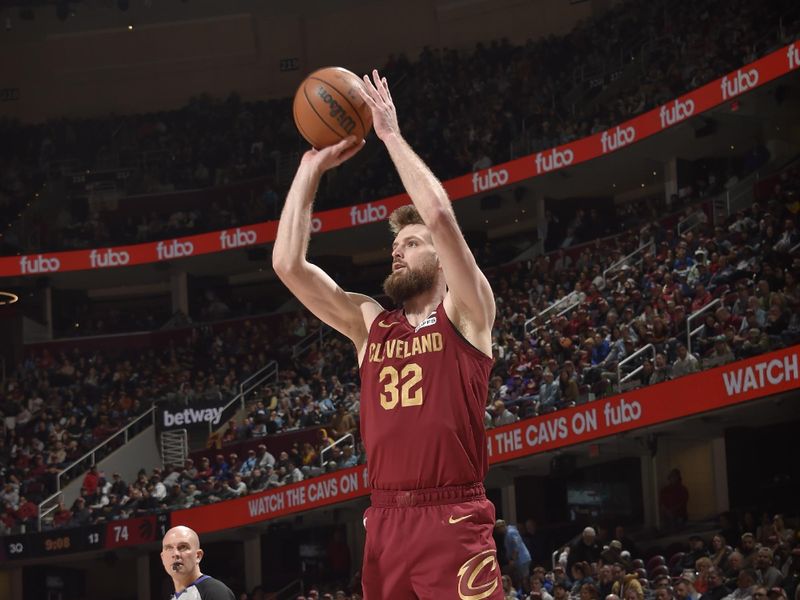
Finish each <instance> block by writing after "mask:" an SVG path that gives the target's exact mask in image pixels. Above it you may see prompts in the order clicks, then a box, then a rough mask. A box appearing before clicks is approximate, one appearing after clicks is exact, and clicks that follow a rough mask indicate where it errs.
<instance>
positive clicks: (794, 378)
mask: <svg viewBox="0 0 800 600" xmlns="http://www.w3.org/2000/svg"><path fill="white" fill-rule="evenodd" d="M797 388H800V345H799V346H793V347H792V348H787V349H785V350H780V351H778V352H772V353H769V354H764V355H761V356H758V357H755V358H752V359H748V360H743V361H739V362H736V363H732V364H729V365H725V366H722V367H717V368H715V369H711V370H709V371H705V372H703V373H697V374H695V375H689V376H687V377H683V378H681V379H677V380H675V381H670V382H667V383H662V384H659V385H655V386H650V387H647V388H643V389H639V390H634V391H632V392H630V393H626V394H620V395H617V396H613V397H611V398H605V399H603V400H597V401H595V402H590V403H588V404H584V405H581V406H576V407H574V408H571V409H567V410H562V411H559V412H556V413H552V414H549V415H543V416H540V417H536V418H534V419H529V420H526V421H520V422H518V423H514V424H512V425H507V426H505V427H500V428H497V429H492V430H491V431H489V432H487V440H486V442H487V449H488V453H489V462H490V464H493V465H494V464H499V463H503V462H506V461H509V460H513V459H515V458H522V457H524V456H530V455H533V454H539V453H542V452H549V451H552V450H557V449H559V448H564V447H567V446H571V445H573V444H578V443H583V442H588V441H592V440H596V439H600V438H604V437H609V436H613V435H616V434H619V433H622V432H625V431H631V430H633V429H638V428H641V427H648V426H651V425H656V424H659V423H665V422H668V421H673V420H676V419H681V418H685V417H689V416H692V415H698V414H701V413H705V412H709V411H712V410H717V409H720V408H725V407H728V406H733V405H736V404H739V403H742V402H746V401H748V400H754V399H756V398H761V397H764V396H770V395H772V394H777V393H780V392H785V391H788V390H793V389H797ZM792 401H793V402H798V406H800V400H797V399H795V400H792ZM368 481H369V480H368V478H367V468H366V466H365V465H360V466H358V467H353V468H352V469H346V470H343V471H339V472H336V473H332V474H329V475H325V476H323V477H317V478H314V479H310V480H308V481H302V482H300V483H295V484H292V485H289V486H286V487H283V488H279V489H275V490H269V491H267V492H261V493H259V494H253V495H251V496H246V497H244V498H238V499H236V500H229V501H227V502H221V503H218V504H210V505H207V506H200V507H197V508H191V509H188V510H179V511H177V512H174V513H172V525H187V526H189V527H191V528H192V529H195V530H196V531H198V532H199V533H205V532H210V531H218V530H221V529H230V528H234V527H241V526H244V525H248V524H251V523H256V522H258V521H265V520H269V519H274V518H278V517H283V516H286V515H290V514H293V513H298V512H302V511H305V510H310V509H312V508H319V507H321V506H327V505H330V504H335V503H337V502H343V501H345V500H350V499H353V498H357V497H360V496H366V495H367V494H369V486H368Z"/></svg>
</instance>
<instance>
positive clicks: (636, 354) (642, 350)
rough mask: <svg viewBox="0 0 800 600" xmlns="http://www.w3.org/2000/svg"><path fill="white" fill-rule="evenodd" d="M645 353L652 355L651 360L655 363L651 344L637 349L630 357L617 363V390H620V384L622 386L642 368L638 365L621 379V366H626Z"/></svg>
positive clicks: (654, 349) (654, 350)
mask: <svg viewBox="0 0 800 600" xmlns="http://www.w3.org/2000/svg"><path fill="white" fill-rule="evenodd" d="M646 352H650V353H651V354H652V356H653V358H652V360H653V362H655V360H656V347H655V346H653V344H647V345H646V346H642V347H641V348H639V349H638V350H637V351H636V352H634V353H633V354H631V355H630V356H626V357H625V358H623V359H622V360H621V361H619V363H618V364H617V386H618V387H619V388H621V387H622V384H624V383H625V382H627V381H630V380H631V379H633V378H634V377H636V376H637V375H638V374H639V373H640V372H641V370H642V369H643V368H644V367H643V366H642V365H639V366H638V367H636V368H635V369H634V370H633V371H631V372H630V373H628V374H627V375H625V376H624V377H623V376H622V366H623V365H626V364H628V363H629V362H631V361H632V360H634V359H636V358H638V357H639V356H641V355H642V354H644V353H646Z"/></svg>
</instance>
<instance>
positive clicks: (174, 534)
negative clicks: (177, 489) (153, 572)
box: [161, 525, 236, 600]
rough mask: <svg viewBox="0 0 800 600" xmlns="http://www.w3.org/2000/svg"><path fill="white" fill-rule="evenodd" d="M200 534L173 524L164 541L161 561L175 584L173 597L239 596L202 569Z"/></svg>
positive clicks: (218, 599)
mask: <svg viewBox="0 0 800 600" xmlns="http://www.w3.org/2000/svg"><path fill="white" fill-rule="evenodd" d="M202 559H203V550H202V549H201V548H200V538H198V537H197V534H196V533H195V532H194V531H193V530H191V529H189V528H188V527H184V526H183V525H179V526H178V527H173V528H172V529H170V530H169V531H168V532H167V534H166V535H165V536H164V541H163V542H162V544H161V563H162V564H163V565H164V570H165V571H166V572H167V574H168V575H169V576H170V577H171V578H172V583H174V584H175V594H174V595H173V596H172V600H236V599H235V597H234V595H233V592H232V591H231V590H230V588H229V587H228V586H227V585H225V584H224V583H222V582H221V581H219V580H218V579H214V578H213V577H210V576H209V575H203V574H202V573H201V572H200V561H201V560H202Z"/></svg>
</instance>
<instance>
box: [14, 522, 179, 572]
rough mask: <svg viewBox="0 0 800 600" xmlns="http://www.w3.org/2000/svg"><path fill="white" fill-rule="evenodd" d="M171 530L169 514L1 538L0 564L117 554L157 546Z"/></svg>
mask: <svg viewBox="0 0 800 600" xmlns="http://www.w3.org/2000/svg"><path fill="white" fill-rule="evenodd" d="M168 529H169V514H167V513H165V514H159V515H147V516H144V517H136V518H134V519H125V520H122V521H108V522H106V523H98V524H95V525H87V526H85V527H78V528H71V529H53V530H51V531H43V532H40V533H29V534H26V535H9V536H6V537H4V538H2V547H1V548H0V562H5V561H17V560H28V559H31V558H47V557H48V556H64V555H69V554H78V553H81V552H91V551H94V550H114V549H116V548H123V547H129V546H138V545H141V544H149V543H152V542H158V541H160V540H161V538H163V537H164V534H165V533H166V532H167V530H168Z"/></svg>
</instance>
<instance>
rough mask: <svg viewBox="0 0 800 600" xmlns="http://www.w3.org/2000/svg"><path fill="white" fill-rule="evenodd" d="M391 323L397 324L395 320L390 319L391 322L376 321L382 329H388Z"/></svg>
mask: <svg viewBox="0 0 800 600" xmlns="http://www.w3.org/2000/svg"><path fill="white" fill-rule="evenodd" d="M392 325H397V321H392V322H391V323H384V322H383V321H378V327H383V328H384V329H389V327H391V326H392Z"/></svg>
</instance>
